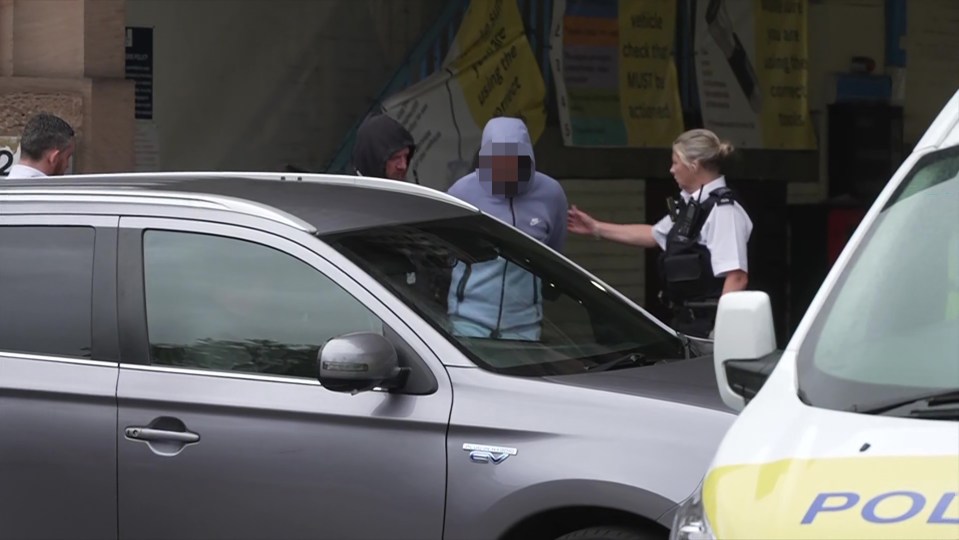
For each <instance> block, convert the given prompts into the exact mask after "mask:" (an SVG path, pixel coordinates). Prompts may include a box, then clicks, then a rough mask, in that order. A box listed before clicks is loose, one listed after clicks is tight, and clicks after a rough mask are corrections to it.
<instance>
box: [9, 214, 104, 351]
mask: <svg viewBox="0 0 959 540" xmlns="http://www.w3.org/2000/svg"><path fill="white" fill-rule="evenodd" d="M95 234H96V233H95V231H94V230H93V228H91V227H21V226H4V227H0V350H4V351H15V352H24V353H34V354H52V355H63V356H73V357H83V358H89V357H90V340H91V331H90V325H91V319H90V312H91V301H92V294H93V244H94V237H95Z"/></svg>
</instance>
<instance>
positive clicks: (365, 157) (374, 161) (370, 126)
mask: <svg viewBox="0 0 959 540" xmlns="http://www.w3.org/2000/svg"><path fill="white" fill-rule="evenodd" d="M404 148H409V149H410V157H409V159H410V161H411V162H412V160H413V153H414V152H415V151H416V144H415V143H414V141H413V136H412V135H411V134H410V132H409V131H407V130H406V128H404V127H403V126H402V124H400V123H399V122H397V121H396V120H394V119H393V118H391V117H389V116H387V115H386V114H377V115H375V116H370V117H367V118H366V120H364V121H363V123H362V124H360V127H359V128H358V129H357V130H356V140H355V142H354V143H353V168H354V169H355V170H356V172H357V173H358V174H360V175H361V176H373V177H377V178H386V162H387V161H388V160H389V159H390V156H392V155H393V154H395V153H396V152H398V151H400V150H402V149H404Z"/></svg>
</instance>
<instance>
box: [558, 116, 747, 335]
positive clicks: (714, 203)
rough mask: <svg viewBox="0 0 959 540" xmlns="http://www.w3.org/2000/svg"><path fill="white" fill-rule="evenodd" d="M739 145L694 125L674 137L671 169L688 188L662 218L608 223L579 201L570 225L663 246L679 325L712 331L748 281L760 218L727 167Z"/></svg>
mask: <svg viewBox="0 0 959 540" xmlns="http://www.w3.org/2000/svg"><path fill="white" fill-rule="evenodd" d="M732 152H733V146H732V144H730V143H729V142H727V141H722V140H720V139H719V137H717V136H716V134H715V133H713V132H712V131H709V130H707V129H694V130H691V131H687V132H685V133H683V134H682V135H680V136H679V137H678V138H677V139H676V140H675V141H674V142H673V164H672V167H670V169H669V172H670V174H672V175H673V178H675V179H676V183H677V184H679V188H680V192H679V194H678V195H677V196H675V197H671V198H670V199H669V200H668V201H667V203H668V207H669V214H668V215H667V216H665V217H663V218H662V219H661V220H659V221H658V222H657V223H656V224H655V225H645V224H629V225H621V224H616V223H606V222H602V221H598V220H596V219H594V218H593V217H592V216H590V215H589V214H587V213H586V212H583V211H582V210H579V209H578V208H576V206H575V205H574V206H573V207H572V208H571V209H570V210H569V212H568V218H567V220H568V221H567V225H568V228H569V231H570V232H572V233H574V234H588V235H593V236H594V237H596V238H597V239H607V240H612V241H614V242H620V243H623V244H629V245H634V246H642V247H647V248H651V247H654V246H659V247H660V248H661V249H662V250H663V252H662V253H661V254H660V256H659V274H660V278H661V280H662V285H663V288H662V293H661V294H662V299H663V300H664V302H665V303H666V305H667V306H668V307H669V308H670V310H671V311H672V314H673V318H672V322H671V324H672V326H673V328H675V329H676V330H678V331H680V332H682V333H684V334H688V335H691V336H697V337H708V336H709V335H710V333H711V331H712V328H713V324H714V323H715V319H716V305H717V303H718V301H719V297H720V296H721V295H723V294H725V293H727V292H732V291H739V290H743V289H745V288H746V284H747V283H748V276H747V272H748V266H747V262H746V243H747V241H748V240H749V235H750V234H751V233H752V228H753V224H752V221H751V220H750V219H749V216H748V215H747V214H746V211H745V210H744V209H743V207H742V206H741V205H740V204H739V202H738V201H737V200H736V194H735V193H734V192H733V191H732V190H731V189H729V188H728V187H727V186H726V179H725V177H724V176H723V175H722V173H721V166H722V164H723V162H724V161H725V160H726V159H727V158H728V157H729V156H730V155H731V154H732Z"/></svg>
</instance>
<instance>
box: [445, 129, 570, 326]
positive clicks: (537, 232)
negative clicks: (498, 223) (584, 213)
mask: <svg viewBox="0 0 959 540" xmlns="http://www.w3.org/2000/svg"><path fill="white" fill-rule="evenodd" d="M494 143H495V146H494ZM500 143H513V144H514V145H515V149H516V153H517V155H523V156H528V157H529V158H530V176H529V178H528V179H520V180H521V181H520V182H519V186H518V192H517V193H516V194H515V195H513V196H507V195H504V194H496V193H494V190H493V185H492V180H491V174H490V171H489V170H488V169H486V168H484V167H483V165H482V162H483V161H484V160H483V159H482V158H484V157H487V158H488V157H490V156H492V155H493V154H494V152H495V153H496V154H497V155H502V154H503V148H504V146H503V145H502V144H500ZM480 158H481V159H480V161H481V168H479V169H477V170H476V171H475V172H472V173H470V174H468V175H466V176H464V177H463V178H460V179H459V180H457V181H456V183H455V184H453V186H452V187H451V188H450V189H449V193H450V194H451V195H453V196H455V197H457V198H459V199H461V200H463V201H466V202H468V203H470V204H472V205H474V206H476V207H477V208H479V209H480V210H482V211H483V212H486V213H487V214H490V215H493V216H495V217H497V218H499V219H501V220H503V221H505V222H506V223H509V224H511V225H513V226H514V227H516V228H517V229H520V230H522V231H523V232H525V233H527V234H529V235H530V236H532V237H533V238H535V239H537V240H539V241H540V242H543V243H544V244H546V245H548V246H549V247H551V248H553V249H554V250H556V251H562V250H563V248H564V246H565V243H566V211H567V206H568V203H567V200H566V194H565V192H564V191H563V188H562V186H560V184H559V182H557V181H556V180H555V179H553V178H551V177H549V176H547V175H545V174H543V173H539V172H536V160H535V157H534V155H533V145H532V143H531V142H530V138H529V132H528V131H527V129H526V125H525V124H524V123H523V121H522V120H520V119H517V118H505V117H500V118H493V119H492V120H490V121H489V122H488V123H487V124H486V127H485V128H484V129H483V142H482V146H481V147H480ZM524 180H525V181H524ZM448 306H449V316H450V322H451V323H452V325H453V332H454V333H455V334H457V335H463V336H469V337H492V338H500V339H521V340H537V339H539V336H540V322H541V321H542V318H543V308H542V296H541V283H540V281H539V280H538V279H536V278H534V276H533V275H532V274H530V273H529V272H527V271H526V270H524V269H523V268H521V267H519V266H517V265H516V264H514V263H510V262H507V261H506V260H505V259H502V258H500V259H496V260H494V261H489V262H483V263H476V264H473V265H471V266H469V267H468V266H467V265H465V264H463V263H460V264H458V265H457V266H456V267H455V268H454V269H453V275H452V281H451V285H450V291H449V298H448Z"/></svg>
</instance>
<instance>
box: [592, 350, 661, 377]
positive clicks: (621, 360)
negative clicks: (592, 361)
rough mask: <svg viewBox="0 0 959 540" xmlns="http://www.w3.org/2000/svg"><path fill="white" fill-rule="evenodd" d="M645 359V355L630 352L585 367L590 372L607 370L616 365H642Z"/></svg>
mask: <svg viewBox="0 0 959 540" xmlns="http://www.w3.org/2000/svg"><path fill="white" fill-rule="evenodd" d="M645 361H646V355H645V354H643V353H638V352H631V353H629V354H627V355H624V356H620V357H618V358H613V359H612V360H607V361H606V362H600V363H599V364H596V365H593V366H590V367H588V368H586V371H589V372H590V373H593V372H597V371H607V370H610V369H613V368H617V367H626V366H633V365H636V364H641V365H644V364H645Z"/></svg>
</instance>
